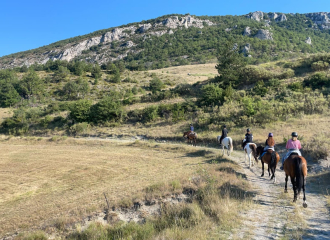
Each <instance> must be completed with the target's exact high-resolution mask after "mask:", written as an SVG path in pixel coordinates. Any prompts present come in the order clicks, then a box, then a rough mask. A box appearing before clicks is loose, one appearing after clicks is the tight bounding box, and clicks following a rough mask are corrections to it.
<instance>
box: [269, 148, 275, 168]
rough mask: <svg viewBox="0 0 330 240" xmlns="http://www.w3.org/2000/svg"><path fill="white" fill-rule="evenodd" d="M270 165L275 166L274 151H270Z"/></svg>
mask: <svg viewBox="0 0 330 240" xmlns="http://www.w3.org/2000/svg"><path fill="white" fill-rule="evenodd" d="M270 167H271V168H275V167H276V152H275V151H272V153H271V160H270Z"/></svg>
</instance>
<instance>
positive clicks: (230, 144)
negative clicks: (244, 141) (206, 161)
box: [217, 135, 233, 156]
mask: <svg viewBox="0 0 330 240" xmlns="http://www.w3.org/2000/svg"><path fill="white" fill-rule="evenodd" d="M220 138H221V135H219V136H218V137H217V142H218V143H220V144H221V145H222V154H223V155H225V147H226V148H227V155H228V156H230V153H231V152H232V151H233V140H232V139H231V137H225V138H224V139H222V142H220Z"/></svg>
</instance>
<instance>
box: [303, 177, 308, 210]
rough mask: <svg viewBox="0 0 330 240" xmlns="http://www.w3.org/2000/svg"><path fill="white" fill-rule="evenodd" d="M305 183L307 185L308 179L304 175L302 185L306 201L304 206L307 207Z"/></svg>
mask: <svg viewBox="0 0 330 240" xmlns="http://www.w3.org/2000/svg"><path fill="white" fill-rule="evenodd" d="M305 185H306V179H305V176H303V186H302V189H303V192H304V198H303V200H304V202H303V207H304V208H307V203H306V195H305Z"/></svg>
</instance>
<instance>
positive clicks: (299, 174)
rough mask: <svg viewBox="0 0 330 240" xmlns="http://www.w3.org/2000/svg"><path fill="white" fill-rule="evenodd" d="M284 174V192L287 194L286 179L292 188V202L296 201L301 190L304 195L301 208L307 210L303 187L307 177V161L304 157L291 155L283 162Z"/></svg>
mask: <svg viewBox="0 0 330 240" xmlns="http://www.w3.org/2000/svg"><path fill="white" fill-rule="evenodd" d="M284 172H285V188H284V192H285V193H287V192H288V188H287V185H288V177H289V176H290V180H291V183H292V188H293V192H294V197H293V202H296V201H297V197H298V195H299V194H300V192H301V189H302V190H303V193H304V198H303V200H304V202H303V207H304V208H307V203H306V195H305V185H306V176H307V161H306V159H305V158H304V157H302V156H299V155H298V154H296V153H293V154H291V155H290V156H289V157H288V158H287V159H286V160H285V161H284Z"/></svg>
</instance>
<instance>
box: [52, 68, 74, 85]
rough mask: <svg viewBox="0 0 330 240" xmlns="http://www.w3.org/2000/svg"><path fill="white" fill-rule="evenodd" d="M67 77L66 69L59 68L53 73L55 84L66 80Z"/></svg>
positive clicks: (67, 71) (67, 70) (68, 73)
mask: <svg viewBox="0 0 330 240" xmlns="http://www.w3.org/2000/svg"><path fill="white" fill-rule="evenodd" d="M69 75H70V71H69V69H68V68H67V67H63V66H59V67H58V70H57V71H55V73H54V77H53V79H54V81H55V82H61V81H64V80H66V79H67V78H68V76H69Z"/></svg>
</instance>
